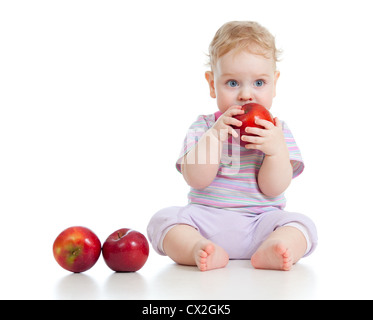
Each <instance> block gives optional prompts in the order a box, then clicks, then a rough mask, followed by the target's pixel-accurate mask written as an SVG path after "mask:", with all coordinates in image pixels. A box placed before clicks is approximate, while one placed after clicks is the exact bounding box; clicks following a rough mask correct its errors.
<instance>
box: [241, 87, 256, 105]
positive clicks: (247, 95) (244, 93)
mask: <svg viewBox="0 0 373 320" xmlns="http://www.w3.org/2000/svg"><path fill="white" fill-rule="evenodd" d="M253 99H254V96H253V93H252V92H251V90H250V89H249V88H243V89H242V90H241V91H240V93H239V95H238V100H239V101H240V102H245V101H247V102H250V101H253Z"/></svg>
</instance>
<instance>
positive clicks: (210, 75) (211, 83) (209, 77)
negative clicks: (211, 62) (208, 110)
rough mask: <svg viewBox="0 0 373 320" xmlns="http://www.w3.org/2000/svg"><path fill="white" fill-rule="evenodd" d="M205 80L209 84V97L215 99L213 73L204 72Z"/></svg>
mask: <svg viewBox="0 0 373 320" xmlns="http://www.w3.org/2000/svg"><path fill="white" fill-rule="evenodd" d="M205 78H206V80H207V82H208V84H209V87H210V96H211V98H214V99H215V98H216V93H215V82H214V73H213V72H212V71H206V72H205Z"/></svg>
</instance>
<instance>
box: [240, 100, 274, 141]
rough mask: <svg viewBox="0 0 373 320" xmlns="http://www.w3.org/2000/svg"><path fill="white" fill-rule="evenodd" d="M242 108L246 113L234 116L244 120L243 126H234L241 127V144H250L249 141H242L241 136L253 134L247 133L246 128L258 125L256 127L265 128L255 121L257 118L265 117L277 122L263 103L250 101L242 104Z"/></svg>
mask: <svg viewBox="0 0 373 320" xmlns="http://www.w3.org/2000/svg"><path fill="white" fill-rule="evenodd" d="M242 110H244V111H245V113H244V114H240V115H237V116H234V118H236V119H238V120H240V121H242V126H241V127H236V126H233V128H234V129H239V130H240V141H241V146H243V147H244V146H245V145H246V144H249V142H246V141H242V140H241V137H242V136H244V135H246V136H253V134H249V133H246V131H245V130H246V128H247V127H256V128H261V129H263V127H262V126H259V125H257V124H256V123H255V120H256V119H264V120H267V121H271V122H272V123H273V124H275V122H274V120H273V118H272V115H271V113H270V112H269V111H268V110H267V109H266V108H265V107H263V106H262V105H260V104H257V103H248V104H245V105H244V106H242Z"/></svg>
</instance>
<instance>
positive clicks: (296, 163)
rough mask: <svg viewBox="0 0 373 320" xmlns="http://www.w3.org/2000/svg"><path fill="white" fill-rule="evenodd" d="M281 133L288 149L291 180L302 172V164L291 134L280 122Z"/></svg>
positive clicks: (283, 123)
mask: <svg viewBox="0 0 373 320" xmlns="http://www.w3.org/2000/svg"><path fill="white" fill-rule="evenodd" d="M282 125H283V133H284V137H285V141H286V144H287V146H288V149H289V156H290V162H291V164H292V166H293V179H294V178H296V177H298V176H299V175H300V174H301V173H302V172H303V170H304V163H303V159H302V155H301V153H300V150H299V148H298V146H297V144H296V142H295V139H294V137H293V134H292V133H291V131H290V129H289V127H288V126H287V124H286V123H285V122H282Z"/></svg>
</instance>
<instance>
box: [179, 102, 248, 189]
mask: <svg viewBox="0 0 373 320" xmlns="http://www.w3.org/2000/svg"><path fill="white" fill-rule="evenodd" d="M243 112H244V111H243V110H242V108H241V107H240V106H232V107H231V108H229V109H228V110H227V111H226V112H225V113H224V114H223V115H222V116H221V117H220V118H219V119H218V121H216V123H215V124H214V126H213V127H212V128H211V129H210V130H208V131H207V132H206V133H205V134H204V135H203V136H202V137H201V139H200V140H199V141H198V143H197V144H196V145H195V146H194V148H193V149H192V150H190V151H189V152H188V153H187V154H186V155H185V156H184V159H183V163H182V164H181V173H182V174H183V176H184V179H185V181H186V182H187V183H188V184H189V185H190V186H191V187H192V188H194V189H198V190H203V189H205V188H207V187H208V186H209V185H210V184H211V183H212V181H214V179H215V177H216V175H217V173H218V170H219V165H220V159H221V155H222V149H223V142H224V141H226V140H227V139H228V137H229V134H232V135H233V136H235V137H236V136H238V134H237V133H236V132H235V131H234V130H233V128H232V127H231V125H235V126H238V127H239V126H241V125H242V122H241V121H239V120H237V119H235V118H233V116H234V115H238V114H242V113H243Z"/></svg>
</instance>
